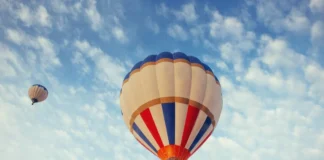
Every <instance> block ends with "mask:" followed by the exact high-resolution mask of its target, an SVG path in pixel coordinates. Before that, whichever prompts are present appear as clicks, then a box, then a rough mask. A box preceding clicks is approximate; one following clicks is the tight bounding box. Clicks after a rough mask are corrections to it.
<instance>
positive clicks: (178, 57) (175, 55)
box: [173, 52, 190, 61]
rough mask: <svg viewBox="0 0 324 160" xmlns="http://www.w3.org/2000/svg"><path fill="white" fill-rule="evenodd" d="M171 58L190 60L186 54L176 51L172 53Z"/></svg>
mask: <svg viewBox="0 0 324 160" xmlns="http://www.w3.org/2000/svg"><path fill="white" fill-rule="evenodd" d="M173 59H174V60H176V59H185V60H187V61H190V60H189V57H188V56H187V55H186V54H184V53H182V52H176V53H174V54H173Z"/></svg>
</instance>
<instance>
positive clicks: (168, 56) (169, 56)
mask: <svg viewBox="0 0 324 160" xmlns="http://www.w3.org/2000/svg"><path fill="white" fill-rule="evenodd" d="M162 58H169V59H173V55H172V53H170V52H162V53H160V54H158V55H157V56H156V61H158V60H160V59H162Z"/></svg>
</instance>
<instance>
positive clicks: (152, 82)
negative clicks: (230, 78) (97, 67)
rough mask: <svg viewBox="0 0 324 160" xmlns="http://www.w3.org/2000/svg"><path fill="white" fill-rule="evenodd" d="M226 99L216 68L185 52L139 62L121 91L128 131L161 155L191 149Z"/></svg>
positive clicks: (175, 159)
mask: <svg viewBox="0 0 324 160" xmlns="http://www.w3.org/2000/svg"><path fill="white" fill-rule="evenodd" d="M222 105H223V101H222V94H221V86H220V84H219V81H218V79H217V78H216V76H215V75H214V74H213V72H212V70H211V69H210V68H209V67H208V66H207V65H206V64H204V63H202V62H201V61H200V60H199V59H197V58H196V57H193V56H187V55H186V54H184V53H181V52H177V53H173V54H172V53H170V52H162V53H160V54H158V55H151V56H148V57H146V58H145V59H144V60H143V61H140V62H138V63H137V64H135V66H134V67H133V68H132V69H131V71H130V72H129V73H128V74H127V75H126V77H125V79H124V82H123V85H122V89H121V93H120V106H121V109H122V116H123V119H124V121H125V123H126V125H127V127H128V128H129V130H130V132H131V133H132V134H133V135H134V137H135V138H136V140H137V141H138V142H139V143H141V144H142V145H143V146H144V147H145V148H146V149H147V150H149V151H150V152H152V153H153V154H154V155H156V156H158V157H159V158H160V159H162V160H187V159H188V158H189V157H190V156H191V155H193V154H194V152H195V151H197V150H198V149H199V148H200V146H201V145H202V144H203V143H204V142H205V141H206V140H207V139H208V137H209V136H210V135H211V134H212V132H213V130H214V128H215V126H216V124H217V122H218V119H219V116H220V113H221V110H222Z"/></svg>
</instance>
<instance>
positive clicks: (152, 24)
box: [146, 17, 160, 34]
mask: <svg viewBox="0 0 324 160" xmlns="http://www.w3.org/2000/svg"><path fill="white" fill-rule="evenodd" d="M146 26H147V28H149V29H150V30H152V31H153V33H154V34H158V33H159V32H160V27H159V25H158V24H157V23H156V22H154V21H153V20H152V19H151V18H150V17H148V18H147V19H146Z"/></svg>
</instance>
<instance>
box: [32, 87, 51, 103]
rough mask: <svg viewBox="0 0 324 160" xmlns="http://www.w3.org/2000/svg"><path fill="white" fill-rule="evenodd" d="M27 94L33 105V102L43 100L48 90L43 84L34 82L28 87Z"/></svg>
mask: <svg viewBox="0 0 324 160" xmlns="http://www.w3.org/2000/svg"><path fill="white" fill-rule="evenodd" d="M28 95H29V98H30V100H31V101H32V105H33V104H34V103H37V102H42V101H44V100H45V99H46V98H47V96H48V91H47V89H46V88H45V87H44V86H42V85H40V84H34V85H32V86H31V87H30V88H29V90H28Z"/></svg>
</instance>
